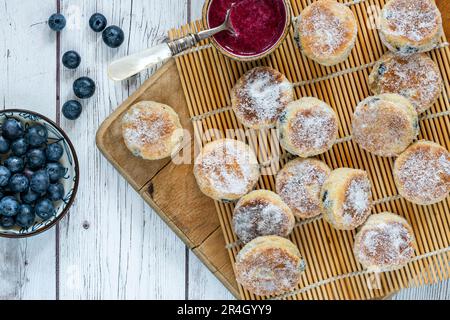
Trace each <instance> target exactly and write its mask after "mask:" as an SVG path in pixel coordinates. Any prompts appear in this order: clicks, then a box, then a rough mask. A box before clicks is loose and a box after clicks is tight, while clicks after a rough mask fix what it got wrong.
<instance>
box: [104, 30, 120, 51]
mask: <svg viewBox="0 0 450 320" xmlns="http://www.w3.org/2000/svg"><path fill="white" fill-rule="evenodd" d="M102 38H103V41H104V42H105V44H106V45H107V46H108V47H111V48H118V47H120V45H121V44H122V43H123V41H124V40H125V35H124V33H123V31H122V29H120V28H119V27H118V26H109V27H107V28H106V29H105V30H104V31H103V33H102Z"/></svg>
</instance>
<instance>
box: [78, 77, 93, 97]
mask: <svg viewBox="0 0 450 320" xmlns="http://www.w3.org/2000/svg"><path fill="white" fill-rule="evenodd" d="M73 92H74V93H75V95H76V96H77V97H78V98H80V99H87V98H90V97H92V96H93V95H94V93H95V82H94V81H93V80H92V79H91V78H89V77H81V78H78V79H77V80H75V82H74V83H73Z"/></svg>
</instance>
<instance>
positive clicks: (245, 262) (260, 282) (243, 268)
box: [236, 243, 303, 296]
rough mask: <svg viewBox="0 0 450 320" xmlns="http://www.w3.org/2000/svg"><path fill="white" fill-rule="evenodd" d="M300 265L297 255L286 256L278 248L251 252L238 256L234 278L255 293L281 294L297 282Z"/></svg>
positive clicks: (286, 254)
mask: <svg viewBox="0 0 450 320" xmlns="http://www.w3.org/2000/svg"><path fill="white" fill-rule="evenodd" d="M250 244H251V243H250ZM302 266H303V261H302V260H301V258H300V257H294V256H292V255H289V254H288V253H287V252H286V251H285V250H283V249H281V248H277V247H273V248H268V249H266V250H264V251H262V252H261V251H255V252H252V251H250V252H246V254H245V255H241V254H239V255H238V257H237V262H236V271H237V272H236V273H237V280H238V282H239V283H241V284H242V285H243V286H244V287H245V288H246V289H248V290H249V291H251V292H253V293H255V294H257V295H261V296H263V295H275V294H280V293H283V292H286V291H288V290H292V288H294V287H295V286H296V285H297V284H298V282H299V280H300V274H301V271H302Z"/></svg>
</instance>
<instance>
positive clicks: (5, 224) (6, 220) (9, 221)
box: [0, 216, 15, 229]
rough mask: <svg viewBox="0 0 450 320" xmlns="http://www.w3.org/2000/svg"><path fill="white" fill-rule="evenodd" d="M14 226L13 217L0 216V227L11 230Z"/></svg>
mask: <svg viewBox="0 0 450 320" xmlns="http://www.w3.org/2000/svg"><path fill="white" fill-rule="evenodd" d="M14 224H15V221H14V217H8V216H0V227H2V228H5V229H11V228H12V227H14Z"/></svg>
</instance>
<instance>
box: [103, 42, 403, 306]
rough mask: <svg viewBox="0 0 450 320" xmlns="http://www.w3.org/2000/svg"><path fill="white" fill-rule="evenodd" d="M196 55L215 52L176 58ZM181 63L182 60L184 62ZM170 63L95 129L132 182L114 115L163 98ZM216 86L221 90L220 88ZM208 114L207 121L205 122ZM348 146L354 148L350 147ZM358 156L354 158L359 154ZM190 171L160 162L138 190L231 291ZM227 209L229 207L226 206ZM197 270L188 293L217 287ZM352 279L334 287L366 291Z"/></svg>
mask: <svg viewBox="0 0 450 320" xmlns="http://www.w3.org/2000/svg"><path fill="white" fill-rule="evenodd" d="M283 49H284V50H288V48H283ZM289 50H290V49H289ZM377 54H379V53H377ZM199 56H201V58H203V59H210V57H211V56H213V57H215V55H214V54H212V53H211V54H205V53H200V54H194V55H192V56H191V57H185V58H184V59H180V60H184V61H187V62H186V64H187V65H189V63H192V61H195V60H194V59H195V57H199ZM357 58H358V59H362V58H364V57H357ZM365 58H366V57H365ZM217 59H219V60H215V61H214V63H216V64H221V63H222V62H223V60H221V59H220V57H218V58H217ZM275 59H276V57H273V59H270V60H268V61H266V63H272V64H273V63H275V61H276V60H275ZM186 64H185V65H182V66H183V67H186ZM171 66H173V63H169V64H167V65H166V66H164V67H163V68H162V69H161V70H160V72H161V73H158V75H157V76H156V77H157V78H155V79H152V81H150V82H147V83H145V84H144V85H143V87H142V88H141V89H139V92H138V93H137V96H136V97H132V98H131V99H130V100H128V101H127V102H126V103H125V104H123V105H122V106H121V107H120V109H118V110H117V112H116V113H114V114H112V115H111V117H110V118H108V120H106V122H105V123H104V124H103V125H102V128H100V129H99V132H98V143H99V147H100V148H101V149H102V150H103V151H104V152H105V155H106V156H107V157H108V159H109V160H110V161H112V163H113V164H114V165H115V166H116V167H117V169H118V170H119V171H120V172H121V173H122V174H123V175H124V176H126V178H127V179H129V180H130V182H131V183H132V184H133V185H140V184H141V183H136V182H135V181H132V180H133V177H135V176H136V174H135V173H133V172H131V175H129V174H128V173H129V172H126V171H124V170H125V169H124V168H122V167H121V166H120V163H121V161H120V160H121V159H120V158H121V157H124V156H125V158H126V159H127V158H129V156H128V155H126V154H121V151H120V148H121V146H118V145H113V144H112V142H113V141H117V140H118V139H120V131H118V127H119V126H118V123H116V122H117V121H118V117H119V119H120V115H121V113H122V112H123V110H124V109H126V108H127V107H129V105H130V103H132V101H134V100H135V99H140V97H141V95H142V97H144V96H145V97H152V96H153V97H157V98H161V99H168V98H167V97H165V96H166V95H167V94H168V92H167V90H163V89H160V90H159V92H155V91H157V90H154V88H156V87H158V85H162V84H164V83H165V82H167V80H166V79H164V77H163V74H164V73H165V72H167V73H169V72H172V73H173V71H168V69H170V68H171ZM198 67H199V66H198V64H197V63H196V65H195V68H198ZM220 67H222V66H221V65H220ZM227 67H228V68H230V69H232V71H233V72H232V73H233V74H234V73H236V72H242V70H240V69H238V70H236V68H241V66H240V65H239V64H235V63H227ZM312 67H314V65H313V64H311V65H309V68H312ZM195 68H194V67H192V69H188V72H198V70H195ZM305 68H307V66H305ZM189 70H190V71H189ZM222 70H223V69H222ZM320 72H323V70H320ZM177 77H178V75H177ZM345 79H346V81H349V80H348V77H346V78H345ZM177 81H178V80H177ZM204 81H210V78H208V77H205V79H204ZM352 81H353V80H352ZM230 82H231V81H230ZM174 83H175V82H174V81H172V85H171V86H169V87H170V88H172V89H173V88H174ZM200 83H205V82H200ZM186 84H187V82H186V83H184V84H183V85H184V86H186ZM228 85H229V84H228V83H227V84H226V85H224V86H223V87H227V86H228ZM343 85H350V84H347V83H346V82H342V79H337V81H336V82H333V86H338V87H341V86H343ZM353 85H354V82H352V83H351V86H353ZM176 86H177V85H176V84H175V87H176ZM307 89H308V90H310V89H314V90H316V89H315V88H307ZM328 89H329V88H328ZM205 90H207V89H206V88H204V90H203V94H205V92H206V91H205ZM220 90H222V88H221V89H220ZM320 90H322V89H320ZM338 91H339V90H338ZM314 92H315V91H314ZM170 94H171V92H170ZM220 94H221V93H220ZM225 94H228V93H225ZM313 94H315V93H313ZM319 94H323V93H322V92H321V91H319ZM359 94H361V92H359ZM341 98H342V97H341ZM356 98H358V97H355V96H352V97H351V99H352V101H350V102H349V103H353V102H354V101H353V100H354V99H356ZM204 102H205V101H204V100H200V101H199V103H204ZM183 103H186V102H185V101H184V102H183ZM175 105H176V106H177V108H179V107H180V106H181V104H178V102H176V101H175ZM215 105H218V104H217V103H215ZM219 105H220V104H219ZM195 107H196V108H197V107H198V106H195ZM211 107H214V105H213V106H201V108H202V109H201V110H209V109H210V108H211ZM177 111H182V112H185V110H183V109H181V110H178V109H177ZM182 116H183V117H184V116H185V114H184V113H183V114H182ZM226 117H229V115H228V114H227V115H226ZM215 118H216V119H213V120H214V121H223V115H221V116H220V117H215ZM219 118H220V119H219ZM209 120H211V119H209ZM209 120H208V121H206V122H209ZM219 123H220V122H219ZM105 137H107V139H109V143H108V144H109V146H108V147H106V146H105V145H104V144H103V145H102V142H104V141H107V139H106V140H105ZM105 147H106V148H105ZM351 148H355V147H354V146H353V145H352V146H351ZM339 149H341V147H339ZM344 150H345V151H343V152H347V153H348V152H349V150H348V146H345V149H344ZM351 151H352V152H353V149H352V150H351ZM362 156H363V157H364V159H366V158H367V156H366V155H365V154H363V155H362ZM339 161H341V160H339ZM365 161H367V160H365ZM372 161H373V160H372ZM122 162H123V161H122ZM357 162H359V160H358V161H357ZM337 165H341V164H340V162H339V163H338V164H337ZM358 165H361V164H358ZM335 166H336V165H335ZM127 170H128V169H127ZM190 171H191V168H190V166H189V165H186V166H179V167H176V166H173V165H172V164H169V165H167V166H164V168H163V169H161V170H160V171H159V172H158V174H157V175H156V176H155V177H154V178H153V179H152V181H151V183H149V184H147V185H146V186H145V187H144V188H143V189H142V190H141V194H142V196H143V197H144V199H145V200H146V201H147V202H148V203H150V204H151V205H152V206H154V207H155V208H156V210H157V212H158V213H159V214H160V215H161V216H162V217H163V219H164V220H165V221H166V222H167V223H168V224H169V225H170V226H171V228H173V230H174V231H175V232H176V233H177V234H178V235H179V236H180V237H181V238H182V239H183V240H184V241H185V242H186V243H188V244H189V246H192V247H194V248H195V249H194V252H195V254H196V255H197V256H198V257H199V258H200V260H201V261H202V262H204V263H205V264H207V265H208V268H209V269H210V270H211V271H212V272H214V273H215V275H216V276H217V277H218V278H219V280H220V281H222V282H223V283H224V284H225V285H226V286H227V287H228V288H229V289H231V290H232V291H233V292H236V288H235V282H234V275H233V271H232V267H231V264H230V263H229V259H228V258H227V257H226V255H225V254H223V250H222V249H223V241H224V240H223V237H222V236H223V235H222V234H220V232H217V231H218V230H215V229H214V225H215V223H217V222H216V221H215V220H214V219H215V217H212V216H211V215H208V213H209V212H210V208H211V201H210V200H209V199H208V198H204V199H203V201H204V203H203V201H201V200H200V199H197V197H198V190H197V189H196V188H195V182H193V177H192V174H191V173H190ZM267 184H268V182H267V181H265V185H266V186H267ZM138 188H139V187H138ZM377 188H379V187H378V186H377ZM181 190H182V191H181ZM186 191H187V192H186ZM377 192H378V193H384V192H386V190H384V189H382V190H378V189H377ZM388 192H390V191H389V190H388ZM220 207H222V206H220ZM228 209H229V206H227V208H226V209H223V208H222V210H228ZM398 210H399V213H401V212H403V211H404V210H405V209H398ZM200 213H203V214H206V216H205V217H202V216H201V215H200ZM222 213H223V212H222ZM227 213H228V211H227ZM213 218H214V219H213ZM224 219H229V216H226V217H224ZM323 228H324V227H323V226H322V224H320V229H321V230H322V229H323ZM211 230H212V231H211ZM207 231H211V232H212V233H211V234H208V232H207ZM325 231H326V232H327V234H328V233H329V237H330V238H332V239H333V242H334V243H340V242H341V241H342V242H344V246H346V244H345V242H346V241H348V239H347V238H348V237H347V236H346V235H342V234H341V233H337V232H335V231H334V230H329V228H325ZM325 231H322V232H325ZM227 232H229V230H227ZM305 232H306V234H303V233H302V234H301V241H306V242H305V245H304V247H306V245H307V242H308V241H307V239H308V238H309V237H310V233H312V232H316V230H313V229H311V228H307V229H306V230H305ZM219 235H220V237H219ZM229 236H230V235H229V234H228V235H227V237H229ZM305 236H306V238H305ZM205 237H206V238H205ZM305 239H306V240H305ZM329 245H330V244H327V243H324V244H322V246H323V247H325V248H326V251H327V252H331V251H332V250H335V249H336V248H335V247H334V246H333V247H331V248H328V247H329ZM342 249H343V250H347V251H348V247H343V248H342ZM235 253H236V251H235V250H233V254H235ZM351 257H352V256H351V255H350V256H345V257H342V256H339V257H338V259H339V261H344V262H342V263H343V265H342V266H340V267H339V270H337V272H339V273H341V272H345V271H349V270H352V268H355V265H354V262H353V261H350V262H349V261H348V260H344V259H351ZM194 259H195V258H194ZM191 260H192V257H191V256H190V259H189V261H191ZM193 261H194V262H195V263H197V260H193ZM339 261H338V263H339ZM341 268H342V269H341ZM200 270H202V269H200ZM196 271H197V269H196V268H195V266H191V264H190V263H189V268H188V274H189V276H188V279H196V280H197V279H198V281H195V282H196V283H197V282H198V285H197V284H195V285H194V286H195V287H194V286H191V283H192V281H189V283H190V285H189V287H188V290H187V297H190V296H193V295H195V292H199V293H201V292H205V291H206V289H205V288H208V290H211V291H215V290H216V289H214V288H216V284H214V283H213V282H210V283H211V284H212V286H213V287H210V286H209V284H208V282H209V279H207V278H206V277H203V276H202V275H197V274H195V273H196ZM316 271H317V272H319V271H320V272H322V271H321V270H316ZM206 272H208V271H206ZM333 272H336V270H334V271H333ZM206 274H208V273H206ZM319 276H321V275H320V274H317V273H316V272H315V273H314V275H313V277H314V278H311V279H308V281H310V280H314V279H317V278H318V277H319ZM308 277H309V276H308ZM211 279H212V278H211ZM392 279H393V275H391V274H389V275H386V276H383V280H382V281H383V282H388V285H387V288H388V289H389V290H391V289H392V288H396V287H398V284H397V283H393V280H392ZM211 281H213V280H211ZM358 281H365V280H364V279H360V280H358ZM233 282H234V283H233ZM355 285H356V283H355V281H353V280H352V281H345V282H341V283H338V290H339V292H342V293H343V295H344V296H345V297H349V298H352V297H353V298H354V297H358V296H361V295H365V294H366V293H364V292H362V290H365V289H363V288H361V287H359V289H358V288H355ZM350 286H354V287H353V288H351V287H350ZM354 288H355V289H354ZM328 290H329V288H327V289H326V290H321V289H319V290H315V291H314V292H313V293H312V294H311V293H309V294H308V295H305V296H304V298H324V297H330V296H333V295H334V292H330V291H328ZM358 290H359V292H358ZM387 293H388V292H387V291H385V292H384V293H383V291H380V292H378V293H377V295H383V294H387ZM199 296H200V297H203V296H204V295H203V294H199ZM344 296H341V298H342V297H344ZM373 296H375V295H373Z"/></svg>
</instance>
